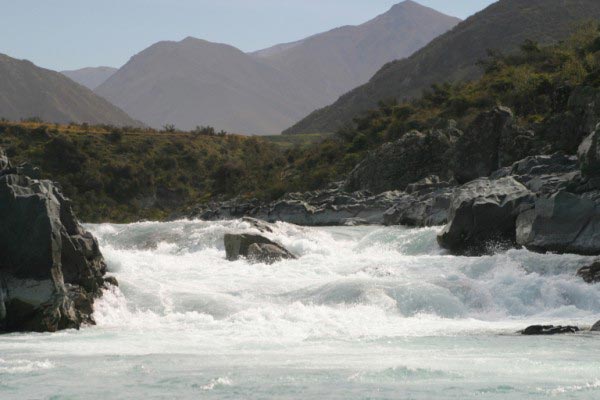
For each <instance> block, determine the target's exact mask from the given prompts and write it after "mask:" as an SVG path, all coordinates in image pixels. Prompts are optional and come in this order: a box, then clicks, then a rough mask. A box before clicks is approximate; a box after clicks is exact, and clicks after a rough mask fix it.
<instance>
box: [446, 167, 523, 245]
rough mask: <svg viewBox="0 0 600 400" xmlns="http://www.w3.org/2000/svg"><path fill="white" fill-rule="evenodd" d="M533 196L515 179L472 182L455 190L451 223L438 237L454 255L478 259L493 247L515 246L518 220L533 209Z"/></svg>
mask: <svg viewBox="0 0 600 400" xmlns="http://www.w3.org/2000/svg"><path fill="white" fill-rule="evenodd" d="M532 202H533V194H532V193H531V192H530V191H529V190H528V189H527V188H526V187H525V186H523V185H522V184H521V183H519V182H517V181H516V180H515V179H513V178H512V177H505V178H501V179H498V180H490V179H486V178H482V179H478V180H475V181H472V182H470V183H468V184H466V185H463V186H461V187H459V188H456V189H455V190H454V193H453V195H452V202H451V204H450V209H449V216H448V219H449V223H448V224H447V225H446V227H445V228H444V230H443V231H442V232H441V233H440V234H439V235H438V242H439V244H440V246H442V247H443V248H445V249H448V250H450V251H451V252H452V253H454V254H467V255H479V254H483V253H486V252H487V251H488V249H489V248H490V245H496V244H506V243H511V244H512V243H514V242H515V239H516V238H515V227H516V220H517V217H518V216H519V214H521V213H522V212H523V211H524V210H525V209H527V208H529V207H531V204H532Z"/></svg>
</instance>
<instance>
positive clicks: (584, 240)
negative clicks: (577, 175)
mask: <svg viewBox="0 0 600 400" xmlns="http://www.w3.org/2000/svg"><path fill="white" fill-rule="evenodd" d="M516 232H517V235H516V236H517V243H518V244H519V245H521V246H525V247H527V248H528V249H530V250H532V251H539V252H547V251H551V252H557V253H575V254H584V255H600V191H596V192H587V193H585V194H581V195H578V194H574V193H570V192H567V191H560V192H558V193H555V194H552V195H549V196H541V197H540V198H538V199H537V200H536V201H535V205H534V208H533V209H531V210H527V211H525V212H523V213H522V214H521V215H519V217H518V219H517V230H516Z"/></svg>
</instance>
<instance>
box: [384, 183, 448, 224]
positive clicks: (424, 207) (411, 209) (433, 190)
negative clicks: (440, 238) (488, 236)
mask: <svg viewBox="0 0 600 400" xmlns="http://www.w3.org/2000/svg"><path fill="white" fill-rule="evenodd" d="M452 193H453V188H452V187H451V185H450V183H449V182H442V181H440V179H439V178H438V177H437V176H430V177H427V178H424V179H422V180H421V181H419V182H416V183H414V184H411V185H408V186H407V188H406V194H404V195H403V196H400V197H399V198H398V199H397V200H396V203H395V204H394V206H393V207H392V208H390V209H389V210H388V211H386V213H385V214H384V224H385V225H388V226H389V225H405V226H418V227H425V226H437V225H444V224H445V223H446V222H448V209H449V208H450V202H451V199H452Z"/></svg>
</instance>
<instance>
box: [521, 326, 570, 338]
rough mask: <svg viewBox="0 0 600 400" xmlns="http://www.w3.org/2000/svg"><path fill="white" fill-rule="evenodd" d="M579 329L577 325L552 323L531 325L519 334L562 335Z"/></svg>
mask: <svg viewBox="0 0 600 400" xmlns="http://www.w3.org/2000/svg"><path fill="white" fill-rule="evenodd" d="M579 331H580V329H579V327H577V326H554V325H533V326H530V327H527V328H526V329H524V330H522V331H521V332H519V333H520V334H521V335H528V336H535V335H562V334H566V333H577V332H579Z"/></svg>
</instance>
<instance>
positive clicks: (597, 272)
mask: <svg viewBox="0 0 600 400" xmlns="http://www.w3.org/2000/svg"><path fill="white" fill-rule="evenodd" d="M577 276H579V277H581V278H582V279H583V280H584V281H585V282H587V283H599V282H600V262H595V263H594V264H592V265H590V266H588V267H583V268H581V269H579V271H577Z"/></svg>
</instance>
